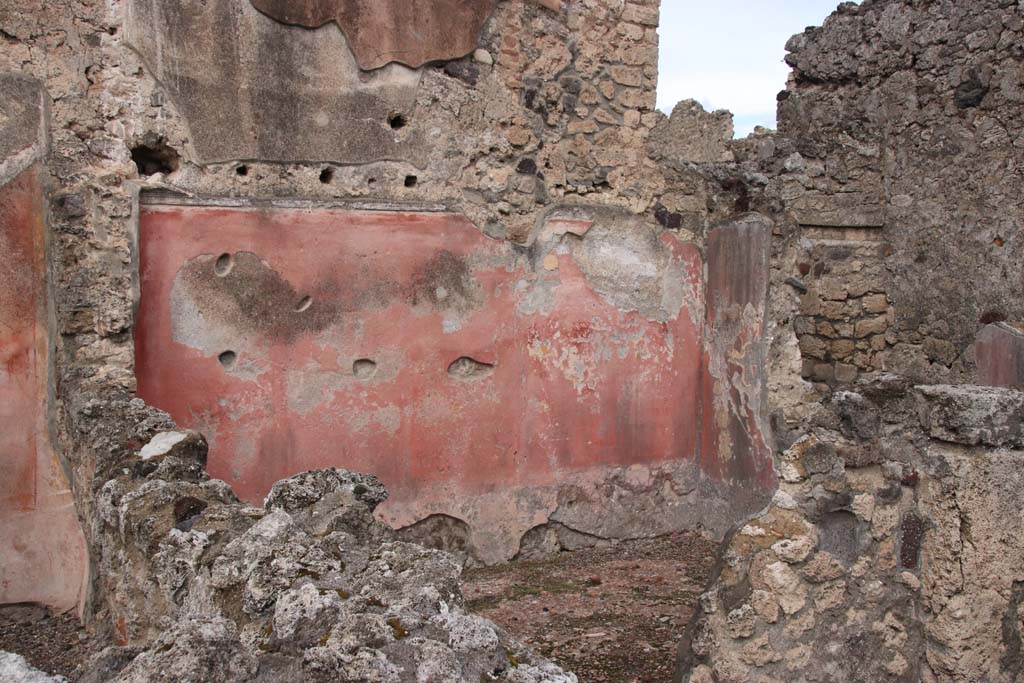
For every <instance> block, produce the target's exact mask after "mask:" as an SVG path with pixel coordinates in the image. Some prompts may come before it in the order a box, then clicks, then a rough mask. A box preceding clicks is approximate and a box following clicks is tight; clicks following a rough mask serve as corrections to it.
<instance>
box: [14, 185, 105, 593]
mask: <svg viewBox="0 0 1024 683" xmlns="http://www.w3.org/2000/svg"><path fill="white" fill-rule="evenodd" d="M39 176H40V173H39V171H38V170H37V169H30V170H28V171H25V172H24V173H22V174H21V175H20V176H19V177H18V178H16V179H15V180H13V181H11V182H10V183H9V184H7V185H5V186H4V187H2V188H0V254H3V256H4V261H5V262H4V266H3V268H0V604H3V603H12V602H40V603H44V604H47V605H52V606H54V607H57V608H58V609H70V608H73V607H75V606H77V605H78V604H79V602H80V599H81V595H82V591H83V588H84V581H85V571H86V569H85V568H86V555H85V544H84V540H83V536H82V530H81V527H80V526H79V524H78V518H77V516H76V514H75V509H74V504H73V500H72V498H71V493H70V491H69V490H68V485H67V481H66V479H65V477H64V473H63V471H62V470H61V468H60V465H59V463H58V462H57V458H56V456H55V455H54V452H53V450H52V448H51V446H50V440H49V435H48V431H47V414H46V405H47V391H46V382H47V353H48V341H47V334H46V295H45V273H46V268H45V248H44V237H43V235H44V233H43V229H44V221H43V217H44V209H43V205H42V188H41V185H40V177H39Z"/></svg>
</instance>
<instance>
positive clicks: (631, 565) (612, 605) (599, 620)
mask: <svg viewBox="0 0 1024 683" xmlns="http://www.w3.org/2000/svg"><path fill="white" fill-rule="evenodd" d="M716 550H717V546H715V544H713V543H710V542H708V541H707V540H705V539H703V538H701V537H699V536H692V535H675V536H671V537H665V538H660V539H655V540H644V541H632V542H628V543H620V544H618V545H615V546H611V547H605V548H594V549H589V550H579V551H575V552H571V553H561V554H559V555H557V556H555V557H553V558H550V559H545V560H538V561H530V562H518V563H513V564H509V565H504V566H500V567H488V568H486V569H474V570H470V571H467V572H466V574H465V575H464V576H463V580H464V586H463V590H464V592H465V595H466V600H467V601H468V603H469V606H470V608H472V609H473V611H475V612H477V613H478V614H480V615H482V616H485V617H487V618H489V619H492V620H493V621H495V622H497V623H498V624H500V625H501V626H502V627H503V628H505V629H506V630H507V631H508V632H509V633H510V634H512V636H513V637H515V638H516V639H518V640H520V641H521V642H523V643H525V644H526V645H529V646H530V647H531V648H532V649H534V651H536V652H539V653H541V654H543V655H544V656H546V657H548V658H549V659H551V660H553V661H555V662H557V663H558V664H559V665H561V666H562V667H563V668H566V669H569V670H571V671H573V672H575V673H576V675H577V676H578V677H579V680H580V683H671V681H672V677H673V674H674V673H675V667H676V651H677V649H678V647H679V641H680V638H681V636H682V634H683V630H684V629H685V627H686V624H687V623H688V622H689V620H690V617H691V616H692V614H693V611H694V609H695V607H696V604H697V598H698V596H699V595H700V593H701V591H702V590H703V587H704V585H705V583H706V581H707V576H708V573H709V572H710V571H711V567H712V564H713V563H714V555H715V552H716Z"/></svg>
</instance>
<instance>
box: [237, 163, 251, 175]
mask: <svg viewBox="0 0 1024 683" xmlns="http://www.w3.org/2000/svg"><path fill="white" fill-rule="evenodd" d="M235 173H237V174H238V175H240V176H247V175H249V167H248V166H246V165H245V164H242V165H241V166H238V167H237V168H235Z"/></svg>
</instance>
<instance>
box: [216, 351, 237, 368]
mask: <svg viewBox="0 0 1024 683" xmlns="http://www.w3.org/2000/svg"><path fill="white" fill-rule="evenodd" d="M217 360H219V361H220V364H221V365H222V366H224V369H225V370H230V369H231V366H232V365H234V364H235V361H236V360H238V354H237V353H235V352H234V351H225V352H224V353H222V354H220V355H219V356H217Z"/></svg>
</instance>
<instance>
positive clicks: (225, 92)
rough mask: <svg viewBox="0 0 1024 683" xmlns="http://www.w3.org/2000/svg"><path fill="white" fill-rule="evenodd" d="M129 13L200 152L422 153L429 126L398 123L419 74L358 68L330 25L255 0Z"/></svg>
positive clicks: (133, 35) (338, 158) (202, 155)
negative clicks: (279, 13) (314, 25)
mask: <svg viewBox="0 0 1024 683" xmlns="http://www.w3.org/2000/svg"><path fill="white" fill-rule="evenodd" d="M403 5H407V6H409V7H418V6H419V5H420V4H419V3H403ZM125 23H126V28H127V32H128V40H129V42H130V44H131V45H132V47H133V48H134V49H135V50H136V51H138V53H139V54H140V55H141V56H142V59H143V61H144V62H145V64H146V66H147V68H148V69H149V70H150V71H151V73H152V75H153V77H154V78H156V79H157V80H158V81H159V82H160V83H161V85H162V87H163V88H164V89H166V92H167V95H168V96H169V97H170V99H171V100H172V101H173V103H174V105H175V106H176V107H177V109H178V111H180V113H181V115H182V116H183V117H184V118H185V119H186V121H187V123H188V128H189V131H190V132H191V137H192V139H191V142H192V144H193V145H195V149H196V153H197V155H198V158H199V160H200V161H201V162H203V163H208V162H216V161H225V160H231V159H243V160H246V159H263V160H267V161H334V162H338V163H367V162H372V161H398V160H401V161H407V162H412V163H421V162H422V159H423V156H424V147H423V145H424V141H423V138H422V131H421V130H419V129H418V128H417V127H415V126H409V127H403V128H396V127H394V126H395V122H396V121H397V120H398V119H396V117H399V116H404V117H405V118H406V119H408V118H409V117H410V115H411V114H410V112H411V110H412V108H413V103H414V100H415V96H416V88H417V85H418V84H419V80H420V76H419V74H418V73H416V72H413V71H410V70H409V69H407V68H405V67H402V66H398V65H394V66H391V67H387V68H384V69H381V70H380V71H377V72H374V73H372V74H364V73H362V72H361V71H360V69H359V67H358V65H357V64H356V62H355V60H354V59H353V57H352V53H351V52H350V51H349V49H348V45H347V44H346V41H345V39H344V37H343V36H342V35H341V34H340V33H339V32H338V30H337V29H336V28H335V27H334V26H327V27H324V28H322V29H320V30H317V31H309V30H305V29H302V28H298V27H293V26H286V25H284V24H281V23H278V22H276V21H274V20H272V19H270V18H269V17H267V16H265V15H263V14H261V13H260V12H258V11H256V9H255V8H253V6H252V4H251V3H250V2H249V0H228V1H227V2H217V3H207V2H198V1H196V0H175V1H174V2H164V1H162V0H161V1H159V2H156V1H154V0H132V1H131V2H130V3H129V9H128V12H127V15H126V18H125ZM403 125H404V119H403Z"/></svg>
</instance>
